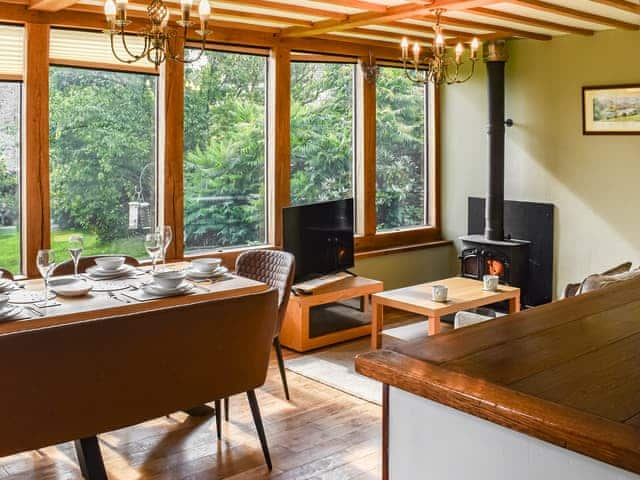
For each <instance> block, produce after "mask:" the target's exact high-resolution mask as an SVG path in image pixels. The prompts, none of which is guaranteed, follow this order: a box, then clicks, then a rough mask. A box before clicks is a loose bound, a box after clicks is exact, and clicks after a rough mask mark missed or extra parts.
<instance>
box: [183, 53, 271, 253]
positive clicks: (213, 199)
mask: <svg viewBox="0 0 640 480" xmlns="http://www.w3.org/2000/svg"><path fill="white" fill-rule="evenodd" d="M187 54H188V55H196V54H197V53H196V52H194V51H191V52H189V51H187ZM266 87H267V58H266V57H263V56H259V55H248V54H239V53H223V52H213V51H210V52H206V53H205V54H204V55H203V56H202V58H201V59H200V61H198V62H196V63H193V64H188V65H186V66H185V116H184V129H185V138H184V151H185V154H184V228H185V231H184V236H185V250H186V251H187V252H191V253H193V252H197V251H206V250H213V249H221V248H228V247H235V246H243V245H255V244H264V243H266V237H267V232H266V223H267V222H266V213H265V212H266V195H265V166H266V154H265V150H266V141H265V138H266V124H265V122H266V92H267V88H266Z"/></svg>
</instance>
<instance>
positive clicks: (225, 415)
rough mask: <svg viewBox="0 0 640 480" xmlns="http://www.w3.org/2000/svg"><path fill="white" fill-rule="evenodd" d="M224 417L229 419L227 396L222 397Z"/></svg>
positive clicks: (226, 419)
mask: <svg viewBox="0 0 640 480" xmlns="http://www.w3.org/2000/svg"><path fill="white" fill-rule="evenodd" d="M224 419H225V421H227V422H228V421H229V397H224Z"/></svg>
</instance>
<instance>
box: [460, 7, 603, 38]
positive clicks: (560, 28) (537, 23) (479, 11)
mask: <svg viewBox="0 0 640 480" xmlns="http://www.w3.org/2000/svg"><path fill="white" fill-rule="evenodd" d="M467 11H468V12H469V13H475V14H476V15H481V16H483V17H489V18H495V19H496V20H505V21H509V22H515V23H521V24H523V25H527V26H529V27H538V28H545V29H547V30H555V31H557V32H565V33H573V34H576V35H585V36H588V35H593V34H594V33H595V32H594V31H593V30H589V29H587V28H579V27H572V26H570V25H563V24H561V23H555V22H548V21H546V20H538V19H537V18H532V17H525V16H523V15H516V14H514V13H508V12H500V11H498V10H492V9H490V8H471V9H469V10H467Z"/></svg>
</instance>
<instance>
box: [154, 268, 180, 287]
mask: <svg viewBox="0 0 640 480" xmlns="http://www.w3.org/2000/svg"><path fill="white" fill-rule="evenodd" d="M185 277H186V275H185V273H184V272H179V271H175V272H156V273H154V274H153V283H155V284H156V285H158V286H159V287H161V288H164V289H166V290H173V289H175V288H178V287H179V286H180V284H181V283H182V282H183V281H184V279H185Z"/></svg>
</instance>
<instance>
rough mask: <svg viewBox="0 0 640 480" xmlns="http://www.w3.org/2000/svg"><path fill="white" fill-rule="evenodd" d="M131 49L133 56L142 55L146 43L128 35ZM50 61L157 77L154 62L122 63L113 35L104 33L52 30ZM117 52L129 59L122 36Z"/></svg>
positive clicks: (57, 63)
mask: <svg viewBox="0 0 640 480" xmlns="http://www.w3.org/2000/svg"><path fill="white" fill-rule="evenodd" d="M126 40H127V46H128V48H129V50H130V51H131V52H132V53H135V54H139V53H140V52H141V51H142V48H143V47H144V40H143V39H142V38H141V37H136V36H135V35H127V36H126ZM49 45H50V46H49V59H50V60H49V61H50V63H51V64H52V65H76V66H80V67H82V66H85V67H88V68H104V69H108V70H109V69H113V70H127V71H132V72H144V73H154V74H157V73H158V71H156V69H155V67H154V65H153V63H151V62H149V61H148V60H146V59H144V60H140V61H138V62H136V63H133V64H126V63H123V62H120V61H119V60H118V59H117V58H116V57H115V56H114V55H113V52H112V51H111V40H110V39H109V35H108V34H105V33H101V32H86V31H81V30H66V29H58V28H56V29H52V30H51V40H50V43H49ZM114 45H115V47H116V53H117V54H118V56H119V57H120V58H122V59H127V58H129V56H128V55H127V53H126V51H125V50H124V48H123V47H122V39H121V37H120V36H117V37H115V38H114Z"/></svg>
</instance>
